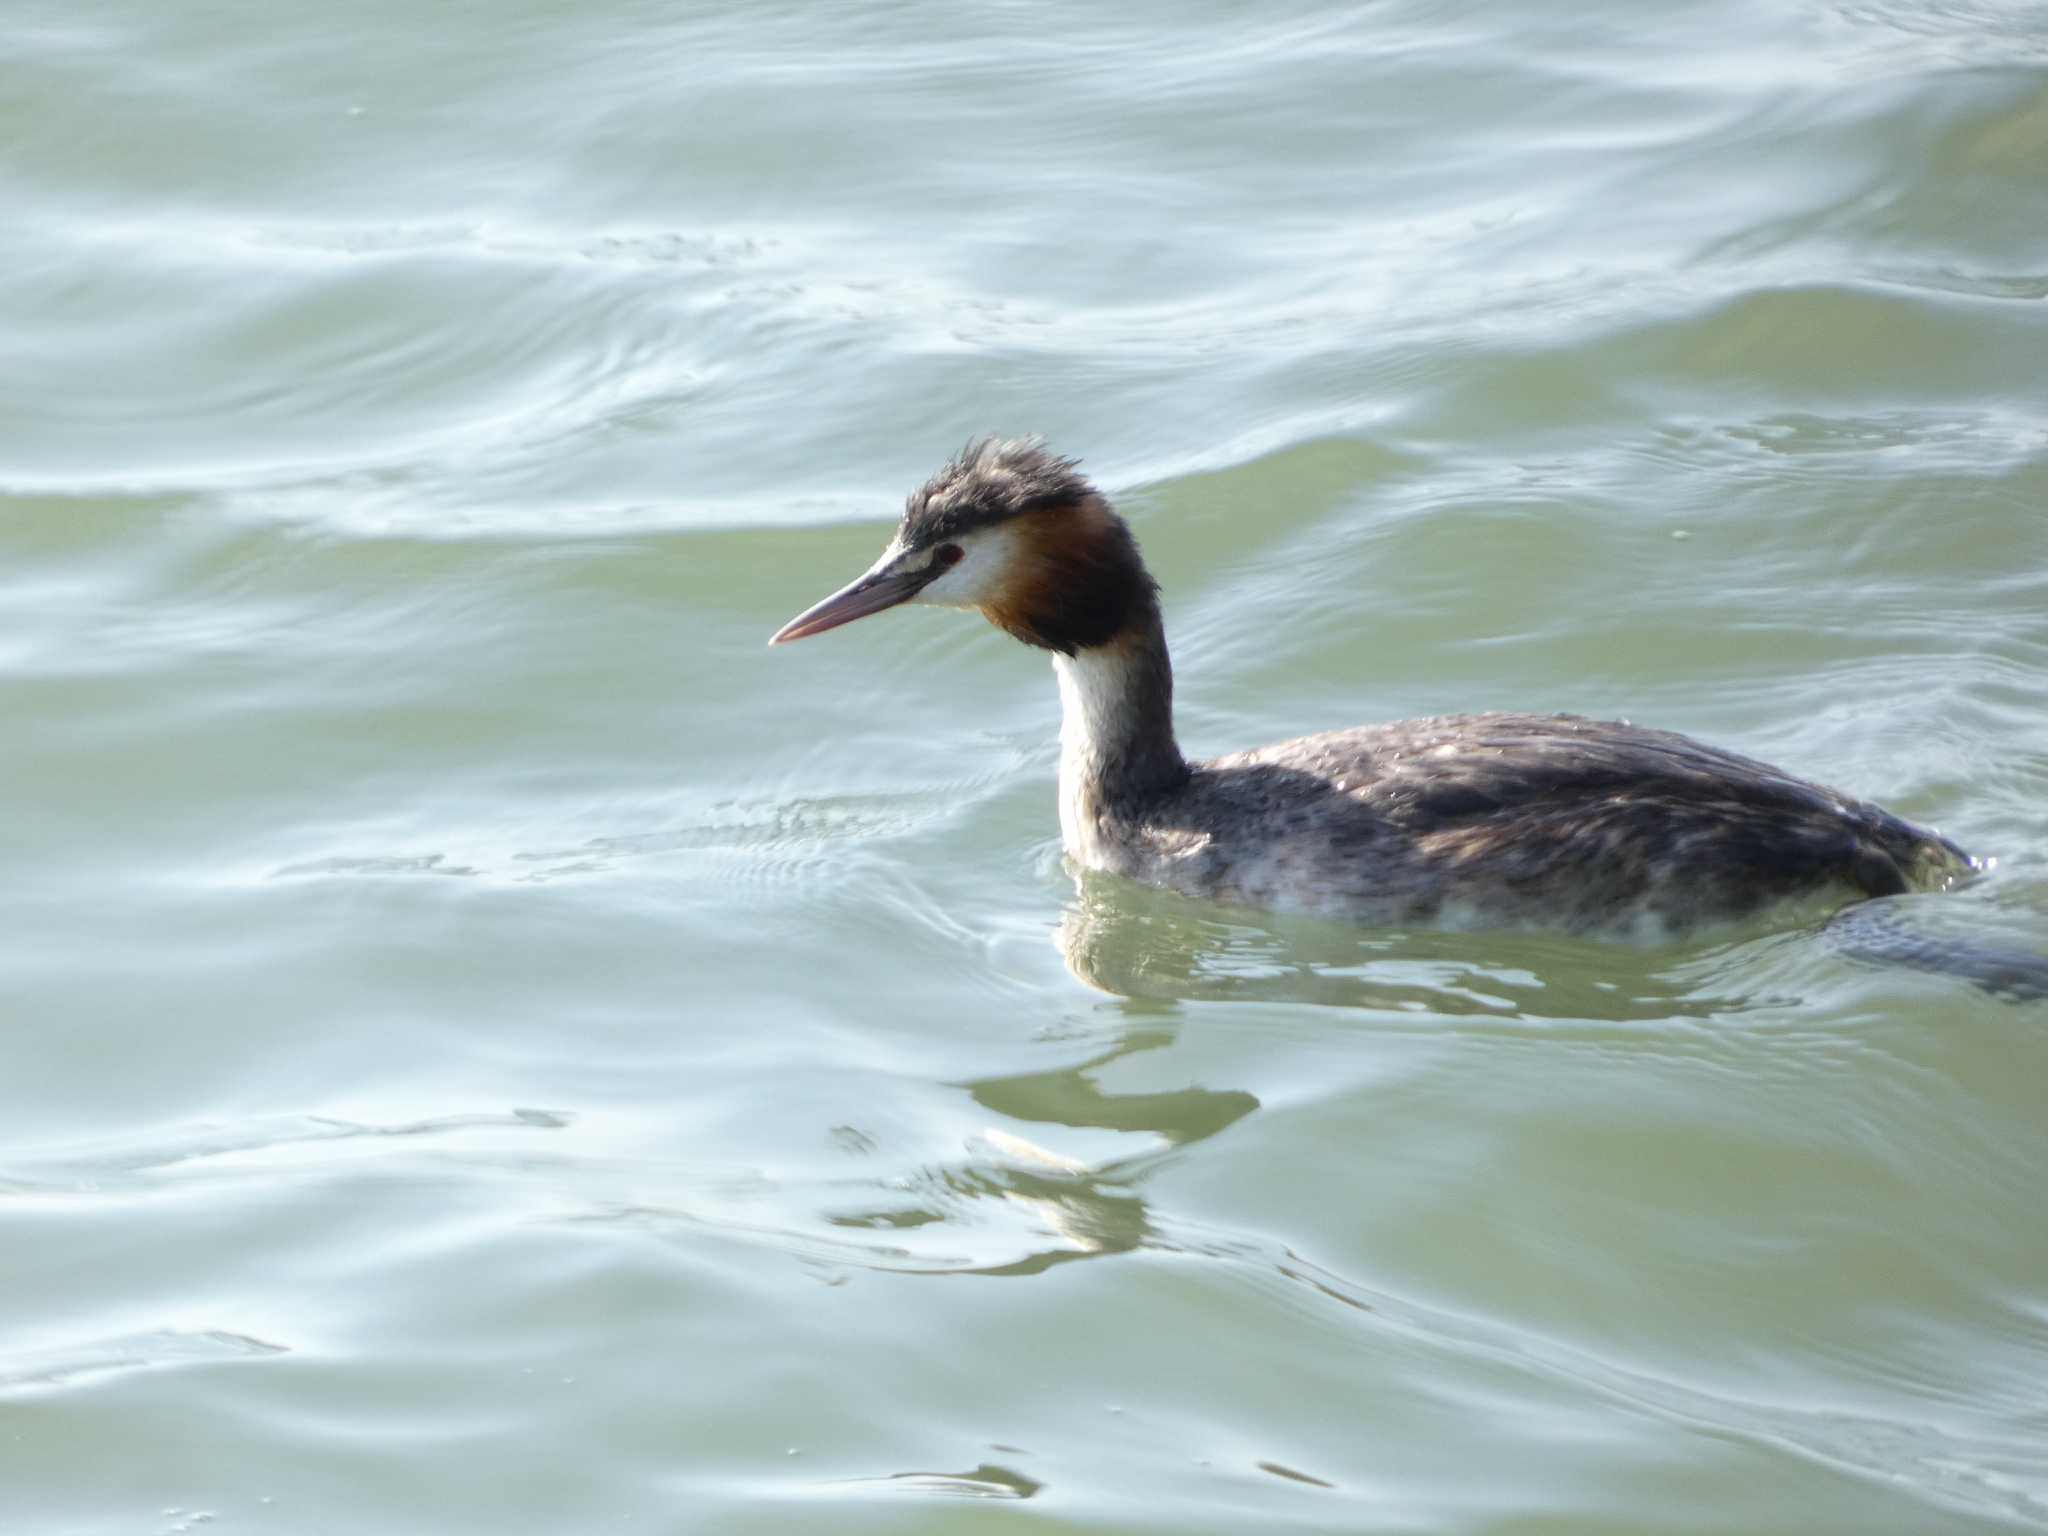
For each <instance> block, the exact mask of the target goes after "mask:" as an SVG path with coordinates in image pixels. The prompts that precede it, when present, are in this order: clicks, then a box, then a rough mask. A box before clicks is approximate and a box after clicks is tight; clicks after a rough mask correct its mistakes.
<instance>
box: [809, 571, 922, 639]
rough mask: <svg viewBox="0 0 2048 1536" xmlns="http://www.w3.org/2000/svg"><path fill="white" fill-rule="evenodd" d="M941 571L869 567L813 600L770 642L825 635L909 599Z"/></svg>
mask: <svg viewBox="0 0 2048 1536" xmlns="http://www.w3.org/2000/svg"><path fill="white" fill-rule="evenodd" d="M938 574H939V572H938V569H937V568H932V569H927V570H921V571H869V572H868V573H867V574H866V575H864V576H860V577H857V578H856V579H854V580H853V581H850V582H848V583H847V584H846V585H845V586H843V587H841V588H840V589H839V590H838V591H837V592H834V593H833V594H832V595H831V596H830V597H828V598H826V599H825V600H824V601H823V602H821V603H813V604H811V606H810V607H808V608H806V609H805V610H804V611H803V612H802V613H800V614H798V615H797V616H796V617H795V618H793V619H791V620H790V621H789V622H788V623H787V624H785V625H783V626H782V628H780V629H778V630H777V631H775V633H774V634H772V635H770V636H769V637H768V643H769V644H770V645H780V644H782V643H783V641H785V640H801V639H803V638H804V636H806V635H822V634H823V633H824V632H825V631H826V630H828V629H837V628H838V627H839V626H840V625H842V624H851V623H852V622H853V621H854V620H855V619H864V618H866V617H867V616H868V615H869V614H871V613H880V612H881V611H882V610H883V609H884V608H894V607H895V606H896V605H897V604H898V603H907V602H909V601H910V600H911V599H912V598H913V597H915V596H917V594H918V593H919V592H921V591H922V590H924V588H925V587H926V586H928V585H929V584H930V583H931V580H932V578H933V577H935V576H937V575H938Z"/></svg>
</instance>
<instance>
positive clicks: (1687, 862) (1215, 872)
mask: <svg viewBox="0 0 2048 1536" xmlns="http://www.w3.org/2000/svg"><path fill="white" fill-rule="evenodd" d="M1094 809H1095V810H1096V813H1097V817H1098V820H1097V825H1096V828H1095V829H1094V830H1095V833H1096V836H1095V839H1094V841H1095V847H1094V848H1093V849H1092V850H1091V851H1092V852H1093V853H1094V854H1095V857H1093V858H1084V859H1083V862H1084V863H1094V864H1098V865H1101V866H1102V867H1108V868H1114V869H1116V870H1117V871H1118V872H1119V873H1123V874H1127V875H1130V876H1132V877H1134V878H1136V879H1140V880H1144V881H1146V882H1147V883H1149V884H1155V885H1163V886H1167V887H1169V888H1171V889H1174V890H1178V891H1181V892H1184V893H1186V894H1188V895H1194V896H1203V897H1208V898H1211V899H1215V900H1221V901H1226V902H1231V903H1234V904H1238V905H1244V906H1255V907H1268V908H1275V909H1281V910H1286V909H1296V910H1308V911H1313V912H1319V913H1323V914H1326V915H1329V916H1334V917H1346V918H1351V919H1354V920H1357V921H1363V922H1368V923H1373V924H1397V925H1410V924H1432V925H1442V926H1448V927H1467V928H1471V927H1500V926H1535V927H1547V928H1558V929H1563V930H1566V931H1571V932H1576V933H1584V934H1598V935H1605V936H1609V937H1618V938H1634V939H1662V938H1668V937H1675V936H1678V935H1682V934H1685V933H1688V932H1691V931H1694V930H1695V929H1697V928H1699V927H1701V926H1704V925H1708V924H1714V923H1720V922H1726V921H1730V920H1733V919H1739V918H1743V917H1748V916H1751V915H1753V914H1755V913H1757V912H1759V911H1763V910H1766V909H1768V908H1770V907H1773V906H1776V905H1778V904H1780V903H1784V902H1801V901H1804V902H1816V901H1818V902H1826V903H1830V904H1839V903H1840V902H1842V901H1847V900H1855V899H1860V898H1863V897H1869V896H1889V895H1896V894H1899V893H1901V892H1904V891H1908V890H1931V889H1938V888H1940V887H1942V886H1944V885H1947V884H1949V883H1950V882H1952V881H1953V880H1954V879H1956V878H1957V877H1958V876H1960V875H1963V874H1967V873H1968V872H1969V871H1970V870H1971V869H1972V867H1973V866H1972V863H1971V861H1970V858H1969V856H1968V855H1967V854H1965V853H1964V852H1963V850H1962V849H1960V848H1958V847H1957V846H1956V845H1955V844H1954V843H1952V842H1950V841H1948V840H1947V839H1946V838H1943V837H1941V836H1940V835H1939V834H1937V833H1934V832H1931V831H1928V830H1927V829H1925V828H1922V827H1918V826H1915V825H1913V824H1912V823H1911V822H1908V821H1905V820H1903V819H1901V818H1899V817H1897V816H1893V815H1891V814H1890V813H1889V812H1887V811H1884V810H1881V809H1880V808H1878V807H1877V806H1874V805H1870V804H1868V803H1866V802H1864V801H1860V800H1855V799H1852V798H1850V797H1849V796H1847V795H1843V794H1840V793H1837V792H1836V791H1834V790H1831V789H1827V788H1825V787H1823V786H1821V785H1817V784H1811V783H1807V782H1805V781H1803V780H1801V779H1797V778H1794V777H1792V776H1791V775H1789V774H1786V773H1783V772H1781V771H1780V770H1778V769H1775V768H1772V767H1770V766H1769V765H1768V764H1765V763H1761V762H1757V761H1756V760H1754V759H1752V758H1747V757H1742V756H1740V755H1738V754H1736V753H1733V752H1727V751H1723V750H1721V749H1720V748H1717V747H1711V746H1708V745H1706V744H1704V743H1702V742H1697V741H1693V740H1691V739H1690V738H1688V737H1684V736H1680V735H1677V734H1675V733H1673V732H1670V731H1658V730H1648V729H1645V728H1643V727H1640V726H1635V725H1629V724H1625V723H1620V722H1613V721H1600V720H1588V719H1583V718H1581V717H1579V716H1576V715H1524V714H1486V715H1447V716H1440V717H1436V718H1431V719H1422V720H1401V721H1395V722H1392V723H1389V724H1385V725H1374V726H1361V727H1359V728H1356V729H1353V730H1346V731H1332V732H1328V733H1326V734H1323V735H1318V736H1306V737H1302V738H1300V739H1299V740H1295V741H1286V742H1279V743H1276V744H1274V745H1272V746H1267V747H1259V748H1255V749H1254V750H1252V751H1249V752H1240V753H1236V754H1233V755H1232V756H1229V757H1224V758H1219V759H1217V760H1215V761H1214V762H1207V763H1196V764H1193V765H1191V768H1190V772H1189V775H1188V777H1187V779H1186V780H1185V781H1184V783H1183V784H1182V785H1181V786H1180V787H1179V788H1177V789H1174V790H1170V791H1167V792H1165V793H1162V794H1154V795H1139V796H1131V797H1121V798H1120V797H1118V796H1116V795H1114V794H1111V795H1107V796H1103V797H1100V798H1099V799H1098V800H1097V802H1096V803H1095V807H1094Z"/></svg>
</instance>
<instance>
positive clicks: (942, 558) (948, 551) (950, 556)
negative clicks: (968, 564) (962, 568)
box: [932, 544, 966, 566]
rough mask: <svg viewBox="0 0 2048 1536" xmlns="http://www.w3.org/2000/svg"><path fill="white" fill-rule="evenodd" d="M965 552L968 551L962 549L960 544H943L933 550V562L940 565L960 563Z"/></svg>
mask: <svg viewBox="0 0 2048 1536" xmlns="http://www.w3.org/2000/svg"><path fill="white" fill-rule="evenodd" d="M965 553H966V551H965V550H963V549H961V547H960V546H959V545H958V544H941V545H940V546H939V547H938V548H937V549H935V550H933V551H932V564H933V565H940V566H945V565H958V564H959V563H960V557H961V556H962V555H963V554H965Z"/></svg>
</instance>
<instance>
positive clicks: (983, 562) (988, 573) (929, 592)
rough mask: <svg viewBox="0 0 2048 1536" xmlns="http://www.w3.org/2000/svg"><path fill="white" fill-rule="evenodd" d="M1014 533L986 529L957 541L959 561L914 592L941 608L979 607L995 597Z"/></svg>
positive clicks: (1005, 530)
mask: <svg viewBox="0 0 2048 1536" xmlns="http://www.w3.org/2000/svg"><path fill="white" fill-rule="evenodd" d="M1016 538H1017V535H1016V532H1015V531H1014V530H1013V529H1009V528H990V529H988V530H986V531H985V532H982V533H977V534H974V535H972V536H971V537H969V538H966V539H962V540H961V541H960V563H959V564H958V565H956V566H954V567H953V568H952V569H951V570H949V571H947V572H946V574H945V575H943V576H941V577H940V578H939V579H938V580H937V581H935V582H933V583H932V584H931V585H930V586H928V587H926V588H925V589H924V590H923V591H922V592H920V593H918V594H917V598H916V601H918V602H920V603H936V604H937V605H938V606H940V607H942V608H979V607H980V606H981V605H982V604H983V603H985V602H987V601H989V599H991V598H992V597H994V596H995V594H996V592H997V590H998V589H999V588H1000V587H1001V585H1002V575H1003V571H1004V569H1005V568H1006V567H1007V566H1008V565H1009V564H1010V557H1011V554H1012V551H1013V549H1014V547H1015V544H1016Z"/></svg>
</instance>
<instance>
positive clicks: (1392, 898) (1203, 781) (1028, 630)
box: [775, 441, 1974, 939]
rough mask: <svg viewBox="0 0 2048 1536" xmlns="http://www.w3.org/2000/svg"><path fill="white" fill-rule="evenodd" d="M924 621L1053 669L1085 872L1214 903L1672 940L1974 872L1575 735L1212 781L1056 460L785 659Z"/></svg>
mask: <svg viewBox="0 0 2048 1536" xmlns="http://www.w3.org/2000/svg"><path fill="white" fill-rule="evenodd" d="M904 602H925V603H938V604H942V605H946V606H953V607H971V608H978V609H980V610H981V611H982V612H983V613H984V614H985V615H987V617H988V618H989V619H990V620H991V621H992V622H994V623H996V624H998V625H1000V626H1001V627H1002V628H1004V629H1006V630H1008V631H1009V632H1010V633H1011V634H1013V635H1015V636H1017V638H1019V639H1021V640H1024V641H1025V642H1027V643H1029V644H1032V645H1035V646H1039V647H1042V648H1044V649H1047V650H1049V651H1051V652H1052V653H1053V667H1054V670H1055V672H1056V673H1057V674H1058V678H1059V686H1060V699H1061V706H1062V713H1063V723H1062V727H1061V735H1060V741H1061V752H1060V787H1059V799H1060V830H1061V835H1062V840H1063V842H1064V844H1065V847H1066V851H1067V854H1068V855H1069V857H1071V858H1072V859H1073V860H1074V861H1075V862H1076V863H1078V864H1080V865H1082V866H1084V867H1086V868H1089V869H1097V870H1104V871H1108V872H1111V873H1114V874H1118V875H1124V876H1128V877H1129V878H1131V879H1134V880H1139V881H1142V882H1144V883H1146V884H1148V885H1155V886H1161V887H1164V888H1166V889H1169V890H1174V891H1178V892H1181V893H1183V894H1186V895H1190V896H1198V897H1204V898H1209V899H1213V900H1218V901H1224V902H1229V903H1232V904H1237V905H1245V906H1254V907H1265V908H1273V909H1281V910H1300V911H1311V912H1317V913H1321V914H1325V915H1328V916H1335V917H1344V918H1350V919H1353V920H1356V921H1360V922H1364V923H1369V924H1374V925H1379V924H1398V925H1410V924H1424V923H1426V924H1432V925H1442V926H1453V927H1495V926H1538V927H1548V928H1557V929H1563V930H1566V931H1570V932H1577V933H1587V934H1599V935H1604V936H1612V937H1632V938H1644V939H1651V938H1664V937H1671V936H1676V935H1680V934H1683V933H1686V932H1688V931H1691V930H1693V929H1695V928H1698V927H1700V926H1702V925H1704V924H1710V923H1717V922H1723V921H1727V920H1731V919H1736V918H1741V917H1744V916H1747V915H1750V914H1753V913H1756V912H1758V911H1761V910H1764V909H1767V908H1770V907H1773V906H1777V905H1780V904H1783V903H1786V902H1808V903H1814V904H1820V903H1826V904H1839V903H1841V902H1843V901H1849V900H1856V899H1860V898H1862V897H1867V896H1886V895H1893V894H1896V893H1899V892H1903V891H1907V890H1914V889H1929V888H1934V887H1939V886H1941V885H1945V884H1947V883H1949V882H1951V881H1952V880H1954V879H1955V878H1956V877H1957V876H1959V875H1962V874H1965V873H1967V872H1968V871H1969V870H1970V869H1972V868H1973V867H1974V866H1973V863H1972V861H1971V859H1970V858H1969V856H1968V855H1967V854H1965V853H1964V852H1963V851H1962V850H1961V849H1960V848H1958V847H1956V845H1955V844H1953V843H1951V842H1949V841H1948V840H1947V839H1945V838H1943V837H1941V836H1939V835H1938V834H1936V833H1934V832H1931V831H1928V830H1926V829H1925V828H1922V827H1917V826H1915V825H1913V824H1912V823H1911V822H1907V821H1904V820H1901V819H1900V818H1898V817H1896V816H1893V815H1891V814H1890V813H1889V812H1886V811H1883V810H1880V809H1879V808H1878V807H1876V806H1873V805H1869V804H1866V803H1864V802H1862V801H1858V800H1854V799H1851V798H1849V797H1848V796H1846V795H1842V794H1838V793H1836V792H1835V791H1833V790H1830V789H1825V788H1822V787H1821V786H1819V785H1816V784H1810V783H1807V782H1805V781H1803V780H1800V779H1797V778H1794V777H1792V776H1791V775H1789V774H1786V773H1783V772H1780V771H1779V770H1777V769H1775V768H1772V767H1769V766H1768V765H1766V764H1764V763H1760V762H1756V761H1754V760H1752V759H1749V758H1746V757H1740V756H1737V755H1736V754H1734V753H1732V752H1724V751H1721V750H1719V749H1718V748H1715V747H1710V746H1706V745H1704V744H1702V743H1700V742H1696V741H1692V740H1690V739H1688V738H1686V737H1684V736H1679V735H1675V734H1673V733H1671V732H1668V731H1656V730H1646V729H1643V728H1641V727H1638V726H1633V725H1627V724H1621V723H1616V722H1608V721H1596V720H1586V719H1581V718H1579V717H1577V716H1572V715H1520V714H1486V715H1449V716H1443V717H1439V718H1434V719H1424V720H1404V721H1399V722H1395V723H1393V724H1388V725H1376V726H1362V727H1359V728H1357V729H1353V730H1346V731H1333V732H1329V733H1326V734H1323V735H1319V736H1306V737H1302V738H1301V739H1299V740H1296V741H1287V742H1280V743H1277V744H1275V745H1273V746H1268V747H1260V748H1256V749H1254V750H1252V751H1249V752H1241V753H1237V754H1234V755H1232V756H1229V757H1222V758H1216V759H1214V760H1211V761H1207V762H1190V761H1188V760H1187V759H1186V758H1184V757H1183V756H1182V755H1181V752H1180V748H1179V746H1178V744H1177V742H1176V741H1175V739H1174V733H1173V670H1172V665H1171V663H1170V661H1169V660H1168V656H1167V649H1166V638H1165V634H1164V631H1163V629H1162V627H1161V623H1160V615H1159V603H1158V595H1157V588H1156V586H1155V585H1154V583H1153V581H1152V579H1151V577H1150V576H1149V575H1148V574H1147V573H1146V571H1145V567H1144V564H1143V562H1142V561H1141V560H1140V558H1139V555H1138V549H1137V544H1136V542H1135V541H1134V540H1133V539H1132V537H1131V535H1130V531H1129V529H1128V528H1127V527H1126V526H1125V524H1124V522H1123V520H1122V519H1121V518H1119V517H1118V516H1117V515H1116V514H1115V513H1114V512H1113V511H1111V509H1110V507H1109V505H1108V503H1107V502H1106V501H1105V500H1104V499H1103V498H1102V496H1101V495H1100V494H1099V493H1098V492H1096V491H1095V490H1094V488H1093V487H1091V486H1090V485H1089V484H1088V483H1087V481H1086V480H1084V479H1083V478H1082V477H1081V476H1080V475H1079V474H1078V473H1077V472H1076V471H1075V467H1074V465H1073V463H1072V462H1071V461H1068V460H1064V459H1060V458H1056V457H1054V456H1053V455H1051V454H1049V453H1047V452H1046V451H1045V450H1044V449H1042V448H1040V447H1039V446H1038V445H1036V444H1035V443H1030V442H999V441H989V442H983V443H979V444H974V445H971V446H970V447H969V448H968V449H967V450H965V451H964V452H963V453H962V454H961V455H960V456H959V457H958V458H956V459H955V460H953V461H952V462H951V463H949V464H947V465H946V466H945V467H944V468H942V469H941V470H940V471H939V473H938V474H937V475H935V476H934V477H933V478H932V479H931V481H929V482H928V483H927V484H926V485H925V486H924V487H922V488H921V489H920V490H918V491H917V492H915V493H914V494H913V495H912V496H911V498H910V500H909V503H908V506H907V507H906V510H905V514H904V518H903V522H902V525H901V527H899V529H898V530H897V533H896V536H895V538H894V539H893V540H891V542H890V544H889V546H888V548H887V549H886V550H884V551H883V554H882V558H881V559H880V560H878V561H877V562H876V563H875V565H874V566H873V567H872V568H871V569H870V570H869V571H868V572H867V573H866V574H865V575H863V576H862V577H860V578H859V579H858V580H856V581H855V582H853V583H852V584H851V585H849V586H847V587H845V588H844V589H842V590H841V591H839V592H837V593H834V594H833V595H832V596H831V597H829V598H827V599H825V600H824V601H823V602H822V603H819V604H817V605H816V606H815V607H813V608H811V609H809V610H807V611H806V612H804V613H803V614H800V615H799V616H798V617H797V618H795V619H793V620H791V621H790V623H788V624H787V625H785V626H784V627H783V628H782V630H780V631H779V632H778V633H777V634H776V636H775V639H776V640H777V641H782V640H793V639H798V638H801V637H802V636H804V635H809V634H815V633H818V632H819V631H821V630H825V629H830V628H833V627H835V626H837V625H839V624H843V623H846V622H848V621H849V620H851V619H855V618H859V617H862V616H864V615H866V614H869V613H874V612H879V611H880V610H881V609H883V608H887V607H893V606H895V605H897V604H898V603H904Z"/></svg>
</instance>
